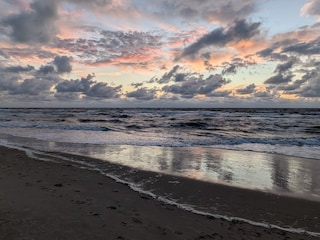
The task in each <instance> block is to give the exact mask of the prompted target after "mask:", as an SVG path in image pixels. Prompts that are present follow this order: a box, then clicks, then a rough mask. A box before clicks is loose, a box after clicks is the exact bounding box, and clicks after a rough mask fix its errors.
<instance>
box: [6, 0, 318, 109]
mask: <svg viewBox="0 0 320 240" xmlns="http://www.w3.org/2000/svg"><path fill="white" fill-rule="evenodd" d="M0 99H1V100H0V107H64V106H66V107H67V106H70V107H72V106H74V107H320V105H319V103H320V1H319V0H309V1H308V0H291V1H288V0H226V1H220V0H219V1H214V0H175V1H172V0H156V1H150V0H90V1H87V0H33V1H32V0H0Z"/></svg>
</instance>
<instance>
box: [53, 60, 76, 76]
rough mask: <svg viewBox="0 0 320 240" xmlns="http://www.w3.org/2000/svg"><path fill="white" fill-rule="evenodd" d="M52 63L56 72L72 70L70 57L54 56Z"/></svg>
mask: <svg viewBox="0 0 320 240" xmlns="http://www.w3.org/2000/svg"><path fill="white" fill-rule="evenodd" d="M53 64H54V65H55V66H56V67H57V71H58V73H70V72H71V71H72V66H71V58H69V57H67V56H56V57H55V58H54V61H53Z"/></svg>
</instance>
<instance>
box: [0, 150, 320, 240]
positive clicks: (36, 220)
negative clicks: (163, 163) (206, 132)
mask: <svg viewBox="0 0 320 240" xmlns="http://www.w3.org/2000/svg"><path fill="white" fill-rule="evenodd" d="M135 174H137V177H138V178H143V177H148V176H149V175H150V174H154V173H149V172H137V173H135ZM173 179H174V180H175V181H177V182H179V184H168V183H169V182H171V183H172V180H173ZM157 184H158V186H160V187H162V188H166V187H168V188H173V189H170V191H175V193H176V194H177V196H181V197H182V196H184V195H187V194H188V192H189V193H190V189H195V191H196V196H198V199H199V201H201V199H203V198H212V199H213V200H212V204H215V201H216V202H218V203H217V204H218V205H219V206H221V209H217V213H218V214H227V215H229V216H238V217H243V218H246V219H253V220H255V221H260V220H267V221H268V222H270V223H275V224H277V223H279V225H282V226H286V225H290V226H296V227H303V228H304V229H307V230H309V231H315V232H320V219H319V218H318V217H320V202H317V201H309V200H303V199H295V198H289V197H284V196H281V197H280V196H276V195H271V194H266V193H262V192H258V191H250V190H244V189H237V188H232V187H227V186H222V185H216V184H210V183H204V182H198V181H193V180H190V179H183V178H178V177H171V176H163V178H161V181H159V182H158V183H157ZM177 186H179V187H177ZM191 195H192V194H191ZM222 206H224V207H222ZM267 216H268V217H267ZM0 239H5V240H10V239H47V240H51V239H139V240H140V239H319V237H312V236H310V235H307V234H297V233H291V232H288V231H282V230H279V229H269V228H266V227H258V226H253V225H251V224H248V223H244V222H241V221H227V220H223V219H215V218H214V217H210V216H201V215H197V214H194V213H192V212H188V211H185V210H182V209H180V208H178V207H176V206H172V205H168V204H165V203H163V202H161V201H158V200H155V199H153V198H151V197H150V196H147V195H144V194H141V193H138V192H135V191H133V190H131V189H130V188H129V187H128V186H127V185H124V184H121V183H117V182H115V181H114V180H112V179H110V178H108V177H105V176H102V175H101V174H99V173H98V172H95V171H89V170H86V169H80V168H78V167H74V166H72V165H71V164H68V163H53V162H43V161H38V160H34V159H30V158H28V157H27V156H26V154H25V153H24V152H22V151H18V150H13V149H8V148H4V147H0Z"/></svg>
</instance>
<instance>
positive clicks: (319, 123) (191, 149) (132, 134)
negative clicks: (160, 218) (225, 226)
mask: <svg viewBox="0 0 320 240" xmlns="http://www.w3.org/2000/svg"><path fill="white" fill-rule="evenodd" d="M0 145H3V146H6V147H11V148H17V149H21V150H24V151H26V152H27V153H28V155H29V156H33V157H34V158H37V159H38V160H45V159H46V157H47V159H49V158H51V159H52V156H53V155H54V156H55V155H56V156H58V154H59V153H69V154H75V155H77V156H83V157H90V158H83V159H86V160H81V161H78V162H77V160H75V159H74V158H72V159H71V158H68V157H63V158H62V157H60V160H61V161H64V162H68V161H69V162H73V163H75V162H77V164H78V165H79V166H80V167H87V168H92V169H95V170H98V171H100V172H103V171H102V169H104V167H103V165H104V163H105V164H109V163H112V164H116V165H117V166H125V167H128V168H126V169H131V171H135V170H143V171H151V172H154V173H156V174H158V175H157V176H161V174H166V175H172V176H180V177H181V176H182V177H186V178H191V179H194V180H196V181H206V182H212V183H217V184H224V185H229V186H233V187H238V188H246V189H253V190H258V191H264V192H270V193H274V194H278V195H290V196H294V197H299V198H307V199H312V200H316V201H320V109H254V108H250V109H249V108H247V109H214V108H213V109H176V108H175V109H170V108H146V109H145V108H130V109H124V108H121V109H120V108H112V109H109V108H85V109H84V108H54V109H53V108H37V109H31V108H23V109H17V108H12V109H9V108H3V109H0ZM40 156H41V157H40ZM90 159H97V160H99V161H98V162H99V163H97V161H93V160H90ZM104 173H105V174H106V175H108V176H109V177H112V178H114V179H116V180H117V181H120V182H125V183H126V184H128V185H130V186H131V187H132V189H134V190H138V191H146V190H145V189H144V185H143V183H142V182H139V183H137V182H134V180H132V179H133V178H132V179H130V178H128V174H123V175H121V174H120V175H119V174H118V175H112V173H110V172H109V173H107V172H104ZM149 185H150V182H149ZM148 191H149V190H148ZM149 193H150V194H153V193H152V192H149ZM168 196H169V197H168ZM163 199H164V198H163ZM166 199H167V201H174V199H170V194H167V195H166Z"/></svg>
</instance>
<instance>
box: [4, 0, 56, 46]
mask: <svg viewBox="0 0 320 240" xmlns="http://www.w3.org/2000/svg"><path fill="white" fill-rule="evenodd" d="M57 6H58V1H40V0H37V1H34V2H32V3H31V4H30V8H31V9H32V11H30V12H26V11H23V12H21V13H19V14H13V15H9V16H7V17H6V18H4V19H2V24H4V25H5V26H7V27H9V28H10V29H11V32H10V34H9V35H10V37H11V38H12V40H14V41H16V42H20V43H47V42H49V41H51V40H52V39H53V38H54V37H55V35H56V33H57V29H56V26H55V22H56V20H57V19H58V14H57V10H58V7H57Z"/></svg>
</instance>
